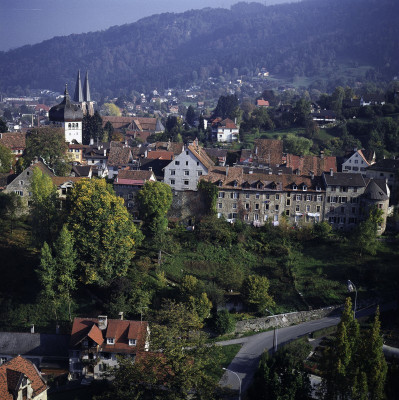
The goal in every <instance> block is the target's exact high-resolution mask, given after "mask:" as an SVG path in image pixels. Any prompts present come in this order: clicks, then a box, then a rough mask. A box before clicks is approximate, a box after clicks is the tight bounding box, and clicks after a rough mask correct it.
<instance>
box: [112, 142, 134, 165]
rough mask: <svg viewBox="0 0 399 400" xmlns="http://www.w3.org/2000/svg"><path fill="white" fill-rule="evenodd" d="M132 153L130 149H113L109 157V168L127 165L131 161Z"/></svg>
mask: <svg viewBox="0 0 399 400" xmlns="http://www.w3.org/2000/svg"><path fill="white" fill-rule="evenodd" d="M131 158H132V153H131V151H130V148H129V147H111V150H110V151H109V156H108V165H109V166H111V167H112V166H114V167H117V166H122V165H127V164H129V162H130V161H131Z"/></svg>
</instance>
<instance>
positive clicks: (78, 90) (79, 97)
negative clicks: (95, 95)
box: [73, 70, 83, 103]
mask: <svg viewBox="0 0 399 400" xmlns="http://www.w3.org/2000/svg"><path fill="white" fill-rule="evenodd" d="M73 101H74V102H76V103H81V102H82V101H83V94H82V84H81V82H80V70H79V71H78V77H77V78H76V86H75V94H74V96H73Z"/></svg>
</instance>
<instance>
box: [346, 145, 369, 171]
mask: <svg viewBox="0 0 399 400" xmlns="http://www.w3.org/2000/svg"><path fill="white" fill-rule="evenodd" d="M374 163H375V152H374V151H365V150H358V149H354V151H353V152H352V153H350V154H348V155H346V156H345V157H344V162H343V163H342V172H353V173H357V174H363V175H365V174H366V169H367V167H369V166H370V165H372V164H374Z"/></svg>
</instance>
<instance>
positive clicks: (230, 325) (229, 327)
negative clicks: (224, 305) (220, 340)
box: [215, 310, 236, 335]
mask: <svg viewBox="0 0 399 400" xmlns="http://www.w3.org/2000/svg"><path fill="white" fill-rule="evenodd" d="M235 327H236V324H235V320H234V317H233V316H232V315H231V314H230V313H229V312H228V311H227V310H220V311H218V313H217V314H216V318H215V330H216V332H217V333H219V334H220V335H223V334H225V333H230V332H233V331H234V329H235Z"/></svg>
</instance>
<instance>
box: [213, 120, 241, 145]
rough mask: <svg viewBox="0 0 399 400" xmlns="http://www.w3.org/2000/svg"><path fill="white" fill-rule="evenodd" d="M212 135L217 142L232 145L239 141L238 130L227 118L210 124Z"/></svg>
mask: <svg viewBox="0 0 399 400" xmlns="http://www.w3.org/2000/svg"><path fill="white" fill-rule="evenodd" d="M212 134H213V135H214V137H216V140H217V141H218V142H222V143H232V142H237V141H238V139H239V136H238V135H239V128H238V127H237V125H236V124H235V123H234V122H233V121H232V120H231V119H229V118H226V119H224V120H223V121H217V122H215V121H214V122H213V123H212Z"/></svg>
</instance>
